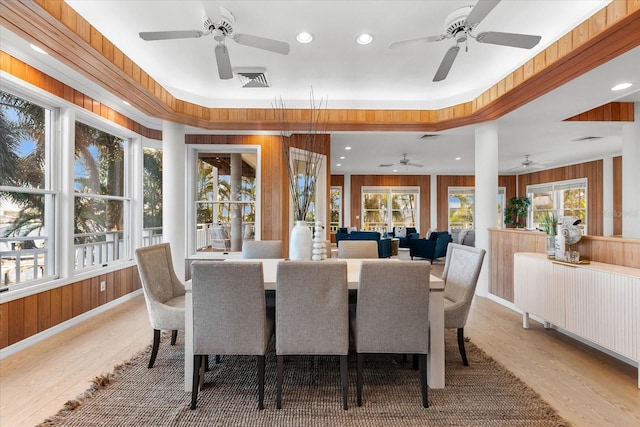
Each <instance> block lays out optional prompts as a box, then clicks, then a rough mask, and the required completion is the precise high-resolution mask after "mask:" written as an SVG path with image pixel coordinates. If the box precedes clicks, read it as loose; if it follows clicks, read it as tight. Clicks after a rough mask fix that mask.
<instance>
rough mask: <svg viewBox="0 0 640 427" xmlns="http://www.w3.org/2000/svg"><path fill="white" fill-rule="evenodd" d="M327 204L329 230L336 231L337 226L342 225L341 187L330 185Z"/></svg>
mask: <svg viewBox="0 0 640 427" xmlns="http://www.w3.org/2000/svg"><path fill="white" fill-rule="evenodd" d="M329 204H330V207H329V210H330V214H331V221H330V231H332V232H336V231H338V228H340V227H342V187H331V194H330V198H329Z"/></svg>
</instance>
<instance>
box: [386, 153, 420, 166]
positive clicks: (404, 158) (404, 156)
mask: <svg viewBox="0 0 640 427" xmlns="http://www.w3.org/2000/svg"><path fill="white" fill-rule="evenodd" d="M395 165H400V166H416V167H419V168H421V167H423V166H424V165H419V164H417V163H411V160H409V159H408V158H407V153H402V159H400V161H399V162H398V163H381V164H379V165H378V167H381V168H388V167H389V166H395Z"/></svg>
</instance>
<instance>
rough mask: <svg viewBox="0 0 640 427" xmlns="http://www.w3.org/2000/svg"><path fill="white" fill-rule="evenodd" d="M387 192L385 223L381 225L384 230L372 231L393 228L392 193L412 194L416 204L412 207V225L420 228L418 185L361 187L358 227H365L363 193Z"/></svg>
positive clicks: (417, 228)
mask: <svg viewBox="0 0 640 427" xmlns="http://www.w3.org/2000/svg"><path fill="white" fill-rule="evenodd" d="M371 193H374V194H387V195H388V198H387V207H386V209H387V215H388V216H387V224H386V225H385V226H383V228H384V230H374V231H381V232H384V231H390V230H393V214H392V212H393V195H394V194H414V195H415V201H416V205H415V207H414V211H415V213H414V214H415V218H416V220H415V224H414V227H415V228H416V230H420V187H418V186H366V187H362V189H361V194H360V202H361V208H360V210H361V212H360V218H361V219H360V228H361V229H362V230H364V229H365V221H364V220H365V203H364V201H365V195H366V194H371Z"/></svg>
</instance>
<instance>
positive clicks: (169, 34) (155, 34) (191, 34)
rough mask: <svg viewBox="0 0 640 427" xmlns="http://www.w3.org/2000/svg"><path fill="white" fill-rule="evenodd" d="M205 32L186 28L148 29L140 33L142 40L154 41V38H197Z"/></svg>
mask: <svg viewBox="0 0 640 427" xmlns="http://www.w3.org/2000/svg"><path fill="white" fill-rule="evenodd" d="M204 34H205V33H203V32H202V31H198V30H186V31H147V32H142V33H138V35H139V36H140V38H141V39H142V40H146V41H154V40H172V39H197V38H199V37H202V36H203V35H204Z"/></svg>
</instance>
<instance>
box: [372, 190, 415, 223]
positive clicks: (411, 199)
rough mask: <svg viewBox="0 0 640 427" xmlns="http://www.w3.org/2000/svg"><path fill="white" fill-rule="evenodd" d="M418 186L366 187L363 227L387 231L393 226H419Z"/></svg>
mask: <svg viewBox="0 0 640 427" xmlns="http://www.w3.org/2000/svg"><path fill="white" fill-rule="evenodd" d="M419 199H420V188H418V187H408V188H407V187H364V188H363V189H362V229H363V230H374V231H381V232H385V231H387V230H391V229H393V227H399V226H405V227H415V228H419V226H420V224H419V220H418V218H419V209H418V206H419Z"/></svg>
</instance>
